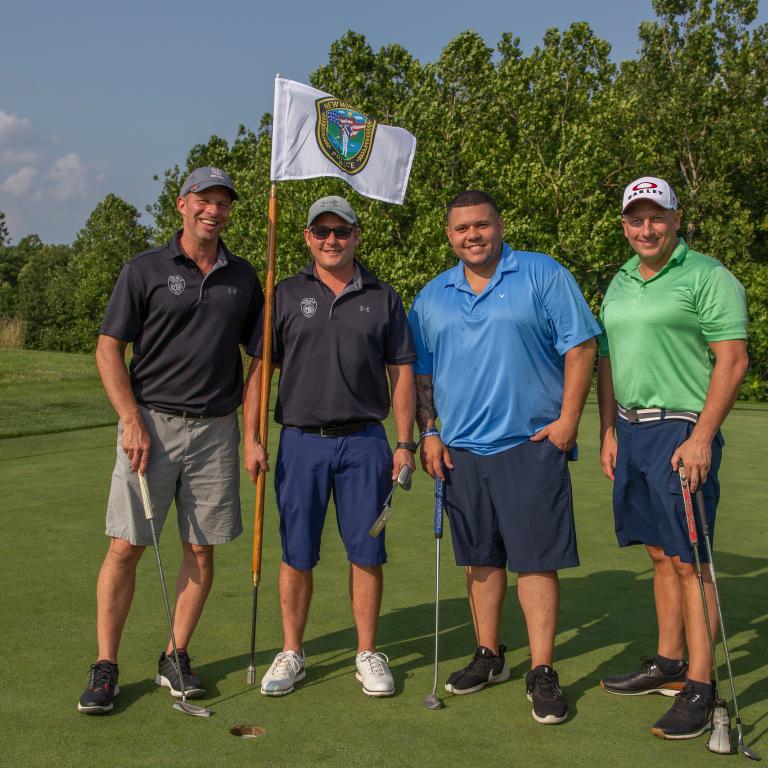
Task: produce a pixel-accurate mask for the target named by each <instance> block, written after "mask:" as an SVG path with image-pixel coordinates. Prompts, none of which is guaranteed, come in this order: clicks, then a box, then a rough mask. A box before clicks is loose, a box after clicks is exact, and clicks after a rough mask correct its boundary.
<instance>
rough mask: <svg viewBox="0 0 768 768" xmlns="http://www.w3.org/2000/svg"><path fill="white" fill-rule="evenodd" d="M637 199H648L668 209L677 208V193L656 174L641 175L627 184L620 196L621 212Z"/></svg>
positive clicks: (674, 209)
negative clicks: (622, 194)
mask: <svg viewBox="0 0 768 768" xmlns="http://www.w3.org/2000/svg"><path fill="white" fill-rule="evenodd" d="M638 200H649V201H650V202H652V203H656V205H659V206H661V207H662V208H666V209H667V210H669V211H676V210H677V195H676V194H675V192H674V190H673V189H672V187H671V186H670V185H669V182H667V181H664V179H659V178H657V177H656V176H641V177H640V178H639V179H635V180H634V181H633V182H632V183H631V184H628V185H627V188H626V189H625V190H624V197H623V198H622V204H621V212H622V213H624V211H626V210H627V208H628V207H629V206H630V205H632V203H634V202H636V201H638Z"/></svg>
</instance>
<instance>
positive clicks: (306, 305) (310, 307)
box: [301, 298, 317, 318]
mask: <svg viewBox="0 0 768 768" xmlns="http://www.w3.org/2000/svg"><path fill="white" fill-rule="evenodd" d="M315 312H317V300H316V299H311V298H310V299H302V300H301V314H302V315H304V317H306V318H310V317H314V314H315Z"/></svg>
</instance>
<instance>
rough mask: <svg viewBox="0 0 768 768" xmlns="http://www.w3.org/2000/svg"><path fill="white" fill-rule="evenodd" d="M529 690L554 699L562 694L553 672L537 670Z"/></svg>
mask: <svg viewBox="0 0 768 768" xmlns="http://www.w3.org/2000/svg"><path fill="white" fill-rule="evenodd" d="M530 691H531V692H533V691H535V692H536V695H537V696H541V697H542V698H545V699H555V698H558V697H559V696H560V695H562V691H561V690H560V686H559V685H558V684H557V678H556V677H555V673H554V672H539V673H538V674H537V675H536V677H534V678H533V680H532V681H531V687H530Z"/></svg>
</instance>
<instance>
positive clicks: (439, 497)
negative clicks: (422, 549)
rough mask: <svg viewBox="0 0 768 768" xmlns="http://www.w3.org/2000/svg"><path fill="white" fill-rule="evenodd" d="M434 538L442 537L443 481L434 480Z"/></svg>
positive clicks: (437, 478)
mask: <svg viewBox="0 0 768 768" xmlns="http://www.w3.org/2000/svg"><path fill="white" fill-rule="evenodd" d="M434 522H435V538H436V539H441V538H442V537H443V481H442V480H441V479H440V478H439V477H436V478H435V520H434Z"/></svg>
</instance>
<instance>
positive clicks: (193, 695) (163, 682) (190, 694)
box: [155, 675, 205, 699]
mask: <svg viewBox="0 0 768 768" xmlns="http://www.w3.org/2000/svg"><path fill="white" fill-rule="evenodd" d="M155 685H160V686H162V687H163V688H169V689H170V691H171V696H173V698H174V699H181V698H182V693H181V691H177V690H176V689H175V688H174V687H173V685H171V681H170V680H169V679H168V678H167V677H164V676H163V675H158V676H157V677H156V678H155ZM185 693H186V697H187V698H188V699H199V698H200V697H201V696H202V695H203V694H204V693H205V688H187V690H186V692H185Z"/></svg>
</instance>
